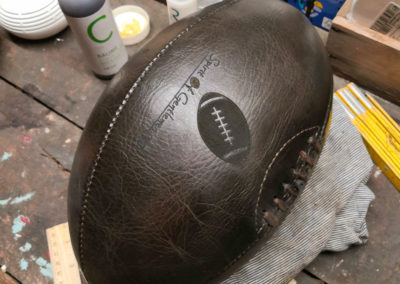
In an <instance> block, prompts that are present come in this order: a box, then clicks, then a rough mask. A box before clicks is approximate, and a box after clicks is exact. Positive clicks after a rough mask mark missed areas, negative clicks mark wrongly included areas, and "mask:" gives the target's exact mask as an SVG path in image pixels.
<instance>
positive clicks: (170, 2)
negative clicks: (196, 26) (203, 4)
mask: <svg viewBox="0 0 400 284" xmlns="http://www.w3.org/2000/svg"><path fill="white" fill-rule="evenodd" d="M167 6H168V16H169V23H170V24H173V23H175V22H177V21H179V20H182V19H183V18H185V17H187V16H190V15H191V14H193V13H195V12H197V10H198V9H199V4H198V2H197V0H167Z"/></svg>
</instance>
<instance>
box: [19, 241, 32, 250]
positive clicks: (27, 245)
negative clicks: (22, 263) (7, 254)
mask: <svg viewBox="0 0 400 284" xmlns="http://www.w3.org/2000/svg"><path fill="white" fill-rule="evenodd" d="M31 248H32V245H31V244H30V243H25V245H23V246H21V247H19V250H20V252H27V251H30V250H31Z"/></svg>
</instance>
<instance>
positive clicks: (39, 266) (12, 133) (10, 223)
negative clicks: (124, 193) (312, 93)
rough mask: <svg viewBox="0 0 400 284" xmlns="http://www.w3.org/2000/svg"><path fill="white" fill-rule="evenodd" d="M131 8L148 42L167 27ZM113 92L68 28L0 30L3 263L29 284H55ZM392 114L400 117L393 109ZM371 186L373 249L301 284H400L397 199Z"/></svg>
mask: <svg viewBox="0 0 400 284" xmlns="http://www.w3.org/2000/svg"><path fill="white" fill-rule="evenodd" d="M133 2H134V3H135V4H138V5H140V6H142V7H143V8H145V9H146V10H147V11H148V13H149V15H150V17H151V34H150V36H149V37H148V39H147V40H149V39H150V38H152V37H154V36H155V35H156V34H157V33H158V32H159V31H161V30H162V29H163V28H164V27H166V26H167V25H168V18H167V12H166V8H165V6H164V5H163V4H161V3H159V2H156V1H154V0H135V1H131V3H133ZM111 3H112V6H119V5H121V4H126V3H129V1H123V0H114V1H111ZM147 40H146V41H147ZM142 45H143V44H140V45H138V46H132V47H129V48H128V52H129V54H130V55H132V54H134V53H135V52H136V51H137V50H138V49H139V48H140V47H141V46H142ZM106 85H107V81H101V80H99V79H97V78H95V77H94V76H93V74H92V73H91V71H90V70H89V68H88V67H87V65H86V64H85V62H84V60H83V56H82V53H81V51H80V49H79V47H78V45H77V43H76V42H75V40H74V38H73V36H72V34H71V31H70V30H69V29H67V30H64V31H63V32H61V33H60V34H58V35H56V36H54V37H52V38H49V39H46V40H41V41H26V40H22V39H19V38H16V37H13V36H10V35H9V34H8V33H6V32H5V31H4V30H1V29H0V265H2V264H5V265H7V267H8V272H9V273H10V274H11V275H12V276H13V277H14V278H15V279H18V280H19V281H20V282H22V283H29V284H30V283H52V271H51V266H50V260H49V254H48V248H47V242H46V234H45V229H46V228H49V227H52V226H54V225H57V224H60V223H63V222H66V221H67V216H66V198H67V185H68V178H69V173H70V169H71V164H72V160H73V155H74V152H75V148H76V146H77V143H78V140H79V137H80V135H81V132H82V129H83V127H84V126H85V122H86V120H87V118H88V116H89V114H90V111H91V109H92V108H93V106H94V104H95V102H96V100H97V99H98V97H99V96H100V95H101V93H102V91H103V90H104V88H105V86H106ZM385 106H386V108H388V109H389V111H391V110H392V114H394V115H397V117H396V116H395V118H397V119H400V117H399V116H398V113H396V110H398V109H397V108H396V107H394V106H392V105H390V104H387V105H385ZM369 185H370V186H371V188H372V189H373V191H374V192H375V194H376V195H377V199H376V201H374V202H373V204H372V206H371V209H370V211H369V213H368V218H367V219H368V229H369V231H370V241H369V243H368V244H367V245H365V246H362V247H355V248H351V249H349V250H348V251H346V252H343V253H336V254H322V255H320V256H319V257H318V258H317V259H316V260H315V261H314V262H313V263H312V264H311V265H310V266H309V267H308V268H307V269H306V271H305V272H306V273H302V274H300V275H299V276H298V278H297V283H303V284H304V283H308V284H310V283H323V282H322V281H325V282H328V283H400V272H399V271H400V261H399V257H398V255H400V239H399V238H398V236H399V235H400V226H398V220H400V209H399V208H400V193H398V192H397V191H396V190H395V189H394V188H393V186H392V185H391V184H390V182H389V181H388V180H387V179H386V178H385V176H383V175H382V174H379V171H376V170H374V171H373V173H372V175H371V180H370V182H369ZM0 273H1V272H0ZM310 275H313V276H314V277H315V278H317V279H314V278H312V277H311V276H310ZM4 277H6V276H4ZM4 277H3V276H1V277H0V282H2V281H6V280H2V279H3V278H4ZM4 279H6V278H4ZM7 279H9V280H7V281H10V283H12V282H15V283H17V282H16V281H15V280H13V278H12V277H9V276H7ZM318 279H321V280H322V281H321V280H318Z"/></svg>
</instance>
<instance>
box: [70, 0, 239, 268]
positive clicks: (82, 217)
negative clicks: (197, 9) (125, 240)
mask: <svg viewBox="0 0 400 284" xmlns="http://www.w3.org/2000/svg"><path fill="white" fill-rule="evenodd" d="M238 1H239V0H232V1H231V2H228V3H226V4H224V5H222V6H220V7H218V8H217V9H215V10H213V11H212V12H210V13H208V14H207V15H205V16H204V17H202V18H198V19H197V22H195V23H193V24H190V25H189V26H187V27H186V28H185V29H184V30H182V31H181V32H180V33H179V34H178V35H177V36H176V37H175V38H173V39H172V40H171V41H170V42H169V43H168V44H166V45H165V47H164V48H163V49H162V50H161V51H160V52H159V53H158V54H157V55H156V56H155V57H154V58H153V60H152V61H150V62H149V64H148V65H147V66H146V68H145V69H144V70H143V72H142V73H141V74H140V76H139V78H137V79H136V81H135V83H134V84H133V85H132V87H131V88H130V89H129V91H128V93H127V94H126V95H125V97H124V99H123V101H122V102H121V104H120V106H119V107H118V109H117V111H116V112H115V114H114V116H113V118H112V120H111V122H110V124H109V127H108V129H107V130H106V134H105V135H104V138H103V141H102V142H101V144H100V147H99V149H98V152H97V154H96V158H95V160H94V163H93V166H92V170H91V173H90V176H89V180H88V182H87V184H86V190H85V191H84V193H83V202H82V206H81V215H80V226H79V248H78V250H79V258H80V264H81V268H82V271H84V269H85V267H84V262H83V259H84V254H83V245H84V236H83V231H84V225H85V215H86V212H87V206H88V197H89V193H90V190H91V185H92V184H93V180H94V175H95V173H96V168H97V166H98V163H99V161H100V159H101V154H102V153H103V150H104V147H105V145H106V143H107V141H108V140H109V137H110V134H111V132H112V130H113V128H114V126H115V124H116V122H117V120H118V118H119V116H120V114H121V112H122V110H123V109H124V107H125V105H126V104H127V102H128V101H129V99H130V97H131V95H132V93H133V91H134V90H135V89H136V88H137V87H138V85H139V83H140V82H141V81H142V79H143V78H144V77H145V76H146V74H147V73H148V72H149V71H150V69H151V67H152V66H153V64H154V63H156V62H157V60H158V59H159V58H160V57H161V56H162V55H163V54H164V53H165V52H166V51H167V50H168V49H169V48H170V47H171V46H172V45H173V44H174V42H175V41H177V40H178V39H179V38H181V37H182V36H183V35H184V34H185V33H187V32H188V31H189V30H190V29H192V28H193V27H194V26H196V25H197V24H199V23H200V22H201V21H203V20H205V19H206V18H208V17H210V16H212V15H214V14H216V13H217V12H218V11H219V10H221V9H222V8H225V7H227V6H229V5H233V4H234V3H236V2H238Z"/></svg>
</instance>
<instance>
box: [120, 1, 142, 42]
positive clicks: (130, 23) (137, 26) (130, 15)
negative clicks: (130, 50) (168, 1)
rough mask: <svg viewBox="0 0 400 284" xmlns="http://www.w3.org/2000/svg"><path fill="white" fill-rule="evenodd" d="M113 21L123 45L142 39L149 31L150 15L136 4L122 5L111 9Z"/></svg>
mask: <svg viewBox="0 0 400 284" xmlns="http://www.w3.org/2000/svg"><path fill="white" fill-rule="evenodd" d="M113 15H114V19H115V22H116V23H117V27H118V31H119V34H120V36H121V38H122V41H123V43H124V45H132V44H136V43H139V42H141V41H142V40H144V39H145V38H146V37H147V36H148V34H149V32H150V17H149V14H147V12H146V11H145V10H144V9H142V8H140V7H139V6H136V5H123V6H120V7H118V8H115V9H114V10H113Z"/></svg>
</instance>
